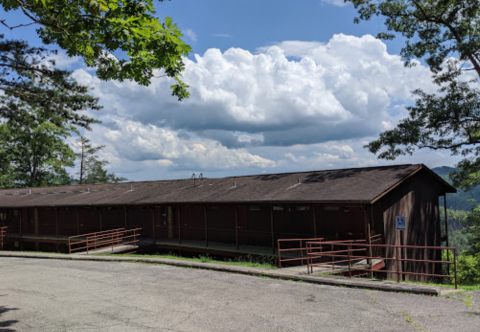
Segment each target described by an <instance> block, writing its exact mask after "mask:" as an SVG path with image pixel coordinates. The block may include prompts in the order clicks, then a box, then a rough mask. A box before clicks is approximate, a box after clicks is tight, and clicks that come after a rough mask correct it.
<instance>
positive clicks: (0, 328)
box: [0, 306, 18, 332]
mask: <svg viewBox="0 0 480 332" xmlns="http://www.w3.org/2000/svg"><path fill="white" fill-rule="evenodd" d="M11 310H18V309H17V308H7V307H3V306H0V332H14V331H15V330H14V329H11V328H10V327H11V326H12V325H14V324H16V323H18V320H3V318H2V315H3V314H4V313H6V312H8V311H11Z"/></svg>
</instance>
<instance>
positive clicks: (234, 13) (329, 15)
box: [156, 0, 401, 54]
mask: <svg viewBox="0 0 480 332" xmlns="http://www.w3.org/2000/svg"><path fill="white" fill-rule="evenodd" d="M339 3H343V2H342V0H340V2H339ZM156 7H157V9H158V11H157V13H158V15H159V17H164V16H170V17H172V18H174V20H175V22H177V23H178V25H179V27H180V28H181V29H182V30H184V31H185V30H187V29H190V30H191V31H193V32H194V33H195V34H196V36H197V40H196V42H194V43H192V46H193V50H194V52H195V53H200V54H203V53H204V52H205V51H206V50H207V49H208V48H212V47H215V48H219V49H221V50H222V51H224V50H226V49H228V48H230V47H240V48H243V49H246V50H250V51H255V50H256V49H257V48H258V47H263V46H265V45H268V44H271V43H276V42H281V41H284V40H301V41H321V42H327V41H328V40H329V39H330V38H331V37H332V35H333V34H336V33H344V34H347V35H354V36H358V37H360V36H363V35H364V34H375V33H376V31H379V30H380V29H383V20H382V19H381V18H375V19H373V20H372V21H370V22H362V23H361V24H354V23H353V18H354V17H355V15H356V11H355V9H354V7H353V6H352V5H345V6H343V7H340V6H334V5H331V4H328V3H324V2H322V1H320V0H302V1H291V0H290V1H287V0H278V1H270V0H261V1H258V0H245V1H231V0H230V1H221V0H206V1H198V0H184V1H178V0H177V1H175V0H174V1H170V2H164V3H158V4H157V6H156ZM400 47H401V45H400V43H398V42H394V43H390V44H389V51H390V52H394V53H396V52H398V51H399V49H400ZM390 48H391V49H390Z"/></svg>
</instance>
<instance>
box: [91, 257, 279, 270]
mask: <svg viewBox="0 0 480 332" xmlns="http://www.w3.org/2000/svg"><path fill="white" fill-rule="evenodd" d="M95 256H111V255H110V254H96V255H95ZM126 257H127V256H126ZM128 257H141V258H167V259H179V260H184V261H193V262H201V263H215V264H224V265H237V266H247V267H261V268H265V269H272V270H273V269H278V267H277V266H275V265H272V264H269V263H265V262H260V261H255V260H253V259H252V258H248V259H242V258H238V259H237V260H226V261H221V260H215V259H213V258H211V257H209V256H208V255H202V256H199V257H182V256H177V255H173V254H166V255H138V254H130V255H128Z"/></svg>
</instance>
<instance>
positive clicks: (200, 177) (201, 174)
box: [198, 173, 203, 186]
mask: <svg viewBox="0 0 480 332" xmlns="http://www.w3.org/2000/svg"><path fill="white" fill-rule="evenodd" d="M198 178H199V179H202V186H203V173H200V176H199V177H198Z"/></svg>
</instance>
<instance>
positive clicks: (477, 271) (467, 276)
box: [457, 251, 480, 285]
mask: <svg viewBox="0 0 480 332" xmlns="http://www.w3.org/2000/svg"><path fill="white" fill-rule="evenodd" d="M457 278H458V283H459V284H461V285H475V284H480V254H476V255H469V254H468V253H467V252H466V251H462V253H461V254H460V256H458V258H457Z"/></svg>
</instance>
